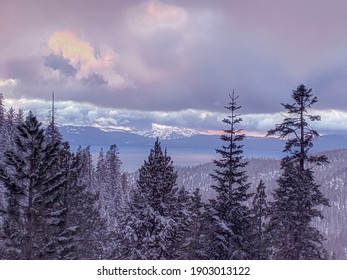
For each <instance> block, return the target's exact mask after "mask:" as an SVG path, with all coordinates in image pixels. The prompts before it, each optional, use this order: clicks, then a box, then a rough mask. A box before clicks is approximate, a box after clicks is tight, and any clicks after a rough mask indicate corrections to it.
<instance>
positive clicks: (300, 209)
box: [268, 84, 329, 260]
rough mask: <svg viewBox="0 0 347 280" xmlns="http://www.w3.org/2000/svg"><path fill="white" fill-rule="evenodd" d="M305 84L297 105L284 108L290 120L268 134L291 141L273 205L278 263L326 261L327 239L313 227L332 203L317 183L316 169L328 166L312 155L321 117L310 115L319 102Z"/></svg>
mask: <svg viewBox="0 0 347 280" xmlns="http://www.w3.org/2000/svg"><path fill="white" fill-rule="evenodd" d="M311 91H312V89H307V88H306V87H305V86H304V85H303V84H301V85H299V86H298V87H297V88H296V90H293V93H292V99H293V103H287V104H282V105H283V107H284V108H285V109H286V111H287V116H286V117H285V118H284V120H283V122H282V123H281V124H278V125H276V127H275V129H272V130H270V131H269V132H268V135H269V136H272V135H278V136H279V138H282V139H287V141H286V144H285V147H284V150H283V152H284V153H286V156H285V157H284V158H283V159H282V161H281V169H282V171H283V173H282V175H281V177H280V178H279V179H278V181H277V182H278V185H279V187H278V188H277V189H276V190H275V191H274V193H273V198H274V201H273V202H271V203H270V206H271V211H270V221H269V226H268V231H269V233H270V234H271V240H272V246H273V258H275V259H294V260H298V259H325V258H326V252H325V249H324V246H323V241H324V237H323V235H322V234H321V233H320V232H319V231H318V230H317V229H316V228H314V227H313V226H312V221H313V220H314V219H316V218H323V215H322V210H321V209H322V206H328V205H329V203H328V200H327V199H326V198H325V197H324V195H323V194H322V192H321V190H320V186H319V185H318V184H317V183H316V182H315V178H314V173H313V171H312V166H314V165H321V164H325V163H327V162H328V160H327V157H326V156H325V155H321V156H316V155H312V154H310V149H311V148H312V146H313V139H314V138H316V137H318V136H319V134H318V132H317V131H316V130H314V129H312V127H311V125H310V122H313V121H318V120H320V116H318V115H311V114H309V112H308V110H309V109H311V107H312V105H314V104H315V103H316V102H317V101H318V99H317V97H314V96H313V95H312V93H311Z"/></svg>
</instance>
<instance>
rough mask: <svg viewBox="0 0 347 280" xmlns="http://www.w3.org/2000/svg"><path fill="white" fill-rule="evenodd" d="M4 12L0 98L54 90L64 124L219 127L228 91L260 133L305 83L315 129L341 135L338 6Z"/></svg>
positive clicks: (107, 5) (49, 6) (171, 4)
mask: <svg viewBox="0 0 347 280" xmlns="http://www.w3.org/2000/svg"><path fill="white" fill-rule="evenodd" d="M33 3H35V5H33ZM2 4H3V5H2V13H3V15H2V17H0V23H2V24H0V36H1V40H0V81H2V83H3V84H2V85H0V90H1V91H2V92H3V93H4V95H5V98H10V99H16V98H17V99H19V98H22V97H25V98H26V99H33V100H38V99H40V100H41V99H42V100H49V98H50V93H51V92H52V91H54V92H56V96H57V99H59V100H60V101H61V102H68V103H61V104H65V105H66V106H67V110H64V108H61V109H60V112H61V114H62V120H61V121H62V122H64V123H68V122H71V123H72V122H74V120H76V122H78V123H92V121H91V120H95V119H100V120H101V121H102V122H103V121H105V123H106V120H108V121H111V120H109V119H108V118H109V117H111V118H114V119H115V120H116V123H117V126H124V127H129V128H131V129H132V128H137V127H141V126H143V127H148V128H150V126H151V123H159V124H162V125H173V126H178V127H192V128H196V129H201V130H203V129H210V130H219V129H220V128H221V126H220V122H219V121H220V119H221V118H222V117H223V116H224V114H225V110H224V108H223V106H224V105H226V104H227V102H228V101H229V100H228V93H229V92H231V91H232V90H233V89H235V92H236V93H237V94H238V95H240V98H239V105H241V106H242V108H241V111H242V114H244V122H245V128H247V129H249V130H257V131H258V130H259V131H264V130H266V129H268V128H271V124H272V125H273V124H275V123H278V121H279V118H278V116H279V113H278V112H280V111H281V110H282V109H283V107H282V106H281V105H280V103H286V102H290V101H291V97H290V95H291V92H292V90H293V89H295V88H296V86H297V85H298V84H300V83H304V84H305V85H306V86H307V87H309V88H311V87H312V88H313V94H314V95H317V96H318V98H319V102H318V103H317V104H316V106H315V108H317V109H319V110H320V111H321V112H324V116H322V117H323V121H322V122H320V123H317V125H318V124H319V125H321V127H322V128H324V129H328V120H329V122H333V121H336V123H338V124H339V126H341V127H342V128H343V127H344V126H343V121H344V117H342V116H341V114H343V112H344V111H346V108H345V105H344V104H346V102H347V94H346V89H347V82H346V79H345V77H346V70H345V69H347V39H346V38H347V37H346V36H345V34H344V32H345V31H344V29H343V28H342V26H346V24H347V18H346V16H345V11H346V9H347V2H346V1H343V0H332V1H329V2H327V1H314V0H307V1H304V2H303V1H299V0H293V1H287V2H286V3H282V2H281V3H279V1H276V0H264V1H233V0H230V1H207V0H201V1H183V0H177V1H171V0H160V1H142V0H131V1H120V0H115V1H96V0H76V1H68V0H61V1H59V2H54V1H44V0H35V1H34V2H33V1H24V2H23V1H19V0H13V1H4V3H2ZM37 7H40V8H39V9H38V8H37ZM18 19H20V20H18ZM11 79H12V80H14V81H16V84H15V86H13V85H11V84H10V83H9V82H8V81H10V80H11ZM4 81H7V82H4ZM69 102H71V103H69ZM30 104H31V106H33V107H35V104H34V103H30ZM38 104H41V103H40V102H39V103H38ZM71 104H73V105H71ZM86 104H87V105H86ZM65 105H64V106H65ZM71 106H72V107H71ZM79 107H80V109H78V108H79ZM95 107H98V108H100V110H99V111H98V110H94V109H95ZM35 108H36V107H35ZM47 108H49V106H48V107H47ZM38 109H39V108H38ZM88 110H89V111H90V112H93V113H91V114H88V113H87V112H88ZM335 110H336V111H337V112H340V113H339V118H337V116H336V114H335ZM114 111H117V114H116V115H109V114H111V112H114ZM93 114H94V115H93ZM325 119H326V120H327V122H326V121H325ZM157 120H159V121H157ZM109 124H110V125H112V122H110V123H109ZM331 127H334V130H338V127H337V126H336V125H332V126H331ZM343 129H344V128H343Z"/></svg>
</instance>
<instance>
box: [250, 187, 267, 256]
mask: <svg viewBox="0 0 347 280" xmlns="http://www.w3.org/2000/svg"><path fill="white" fill-rule="evenodd" d="M252 205H253V208H252V209H251V213H252V216H253V220H254V232H255V236H254V238H253V248H254V253H255V254H254V256H255V258H256V259H259V260H266V259H269V257H270V244H269V243H270V240H269V238H268V234H267V232H266V225H267V217H268V215H269V206H268V202H267V195H266V193H265V184H264V182H263V181H262V180H260V182H259V185H258V186H257V191H256V193H255V195H254V197H253V203H252Z"/></svg>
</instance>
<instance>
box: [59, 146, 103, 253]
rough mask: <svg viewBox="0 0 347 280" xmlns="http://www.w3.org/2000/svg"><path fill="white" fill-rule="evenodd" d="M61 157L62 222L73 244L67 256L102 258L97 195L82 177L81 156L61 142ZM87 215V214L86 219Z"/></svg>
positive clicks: (100, 224)
mask: <svg viewBox="0 0 347 280" xmlns="http://www.w3.org/2000/svg"><path fill="white" fill-rule="evenodd" d="M61 157H62V159H63V161H62V162H61V163H62V166H63V167H64V168H65V176H66V185H65V189H64V206H65V207H66V209H67V211H66V214H65V224H66V227H67V228H68V229H69V233H70V236H69V238H71V240H72V244H73V248H71V252H68V253H69V254H68V255H67V256H66V258H71V259H103V258H107V253H106V251H107V246H108V245H109V242H107V240H106V239H107V238H108V236H107V227H106V220H105V219H103V218H102V217H101V215H100V212H99V209H98V206H99V194H95V193H91V192H90V191H89V190H88V188H87V185H86V184H85V183H84V180H83V178H82V176H81V170H83V165H84V164H86V163H84V162H83V161H82V160H83V158H81V157H77V156H75V155H74V154H72V153H71V152H70V149H69V145H68V143H66V142H65V143H63V147H62V151H61ZM86 217H88V218H87V219H86Z"/></svg>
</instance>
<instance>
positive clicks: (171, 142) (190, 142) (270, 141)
mask: <svg viewBox="0 0 347 280" xmlns="http://www.w3.org/2000/svg"><path fill="white" fill-rule="evenodd" d="M60 130H61V133H62V135H63V137H64V139H65V140H67V141H69V143H70V144H71V145H73V146H76V145H81V146H88V145H91V146H94V145H95V146H109V145H111V144H116V145H117V146H118V147H150V146H152V145H153V142H154V139H155V138H156V137H159V139H160V140H161V141H162V145H163V146H164V147H166V148H168V149H170V148H186V149H187V148H188V149H217V148H220V147H221V140H220V137H219V136H217V135H203V134H199V133H198V132H196V131H194V130H190V129H180V128H177V127H168V126H162V125H154V126H152V130H151V131H147V132H146V131H142V132H138V133H135V132H132V131H125V130H112V129H110V130H104V129H101V128H97V127H92V126H71V125H70V126H62V127H60ZM243 144H244V152H245V155H246V156H257V154H259V155H260V154H262V155H264V154H265V155H266V153H268V154H269V156H271V155H272V156H275V155H281V152H282V150H283V146H284V144H283V141H282V140H279V139H276V138H271V137H254V136H247V137H246V138H245V140H244V143H243ZM344 148H347V135H324V136H321V137H319V138H318V139H316V140H314V147H313V149H312V151H313V152H319V151H326V150H337V149H344Z"/></svg>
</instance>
